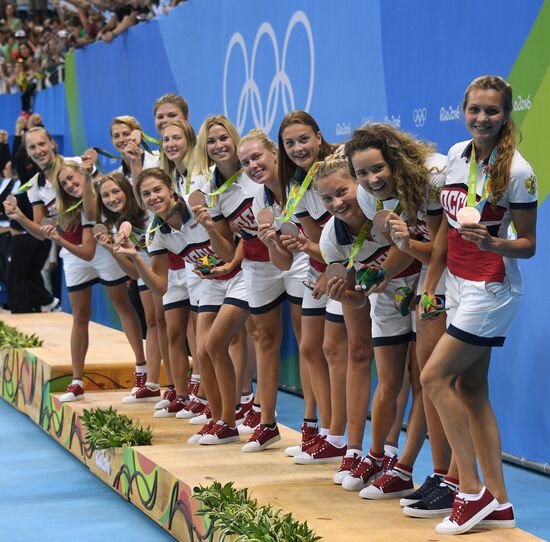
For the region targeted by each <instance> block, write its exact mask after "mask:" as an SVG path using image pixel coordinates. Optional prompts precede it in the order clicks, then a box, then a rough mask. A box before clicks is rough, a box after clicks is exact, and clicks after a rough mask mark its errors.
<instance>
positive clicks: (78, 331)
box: [69, 288, 92, 380]
mask: <svg viewBox="0 0 550 542" xmlns="http://www.w3.org/2000/svg"><path fill="white" fill-rule="evenodd" d="M69 299H70V301H71V307H72V309H73V326H72V328H71V363H72V366H73V378H75V379H77V380H82V379H83V378H84V363H85V360H86V353H87V352H88V343H89V333H88V326H89V324H90V313H91V309H92V289H91V288H85V289H84V290H78V291H77V292H69Z"/></svg>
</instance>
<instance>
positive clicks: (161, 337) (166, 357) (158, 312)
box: [153, 294, 174, 385]
mask: <svg viewBox="0 0 550 542" xmlns="http://www.w3.org/2000/svg"><path fill="white" fill-rule="evenodd" d="M153 305H154V307H155V318H156V319H157V333H158V341H159V348H160V353H161V356H162V361H163V363H164V370H165V371H166V381H167V384H169V385H170V384H173V383H174V379H173V378H172V370H171V369H170V349H169V348H168V332H167V329H166V319H165V318H164V307H163V306H162V297H160V296H158V295H154V294H153Z"/></svg>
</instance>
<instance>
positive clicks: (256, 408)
mask: <svg viewBox="0 0 550 542" xmlns="http://www.w3.org/2000/svg"><path fill="white" fill-rule="evenodd" d="M252 410H253V411H254V412H261V411H262V407H261V406H260V405H252Z"/></svg>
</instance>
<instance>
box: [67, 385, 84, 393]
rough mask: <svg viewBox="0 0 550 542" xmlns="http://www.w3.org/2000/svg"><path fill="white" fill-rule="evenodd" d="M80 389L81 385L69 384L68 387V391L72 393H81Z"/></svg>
mask: <svg viewBox="0 0 550 542" xmlns="http://www.w3.org/2000/svg"><path fill="white" fill-rule="evenodd" d="M80 389H81V387H80V384H69V386H68V387H67V391H68V392H72V393H75V392H77V391H80Z"/></svg>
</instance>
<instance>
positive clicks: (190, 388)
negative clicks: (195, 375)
mask: <svg viewBox="0 0 550 542" xmlns="http://www.w3.org/2000/svg"><path fill="white" fill-rule="evenodd" d="M200 386H201V383H200V382H199V381H198V380H193V379H190V380H189V382H188V383H187V395H189V397H191V395H197V393H199V388H200Z"/></svg>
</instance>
